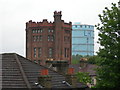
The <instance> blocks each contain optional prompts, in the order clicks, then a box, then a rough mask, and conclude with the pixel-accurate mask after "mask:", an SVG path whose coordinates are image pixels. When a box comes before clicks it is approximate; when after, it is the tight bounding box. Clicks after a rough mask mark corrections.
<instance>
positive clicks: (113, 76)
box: [96, 4, 120, 87]
mask: <svg viewBox="0 0 120 90" xmlns="http://www.w3.org/2000/svg"><path fill="white" fill-rule="evenodd" d="M99 17H100V21H101V24H98V25H96V27H97V29H98V30H99V31H100V32H99V37H100V38H99V43H100V45H101V46H102V48H100V49H99V52H98V56H99V57H100V58H101V59H99V60H98V61H97V64H98V65H99V68H98V69H97V85H96V87H119V85H120V35H119V34H118V31H119V30H120V10H119V9H118V7H116V5H115V4H112V7H111V9H108V8H107V7H106V8H105V10H104V11H103V14H102V15H99Z"/></svg>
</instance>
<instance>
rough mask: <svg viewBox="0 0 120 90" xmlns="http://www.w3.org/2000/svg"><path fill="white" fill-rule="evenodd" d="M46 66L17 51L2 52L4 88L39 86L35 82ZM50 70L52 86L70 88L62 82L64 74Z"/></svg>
mask: <svg viewBox="0 0 120 90" xmlns="http://www.w3.org/2000/svg"><path fill="white" fill-rule="evenodd" d="M46 68H47V67H44V66H41V65H38V64H36V63H34V62H32V61H30V60H28V59H26V58H24V57H22V56H20V55H18V54H15V53H5V54H2V88H37V86H36V85H35V83H36V82H37V81H38V77H39V75H40V70H41V69H46ZM47 69H48V68H47ZM48 71H49V75H50V76H52V88H70V86H68V85H66V84H63V83H62V81H65V77H64V76H63V75H61V74H59V73H57V72H56V71H53V70H51V69H48ZM79 87H81V86H79Z"/></svg>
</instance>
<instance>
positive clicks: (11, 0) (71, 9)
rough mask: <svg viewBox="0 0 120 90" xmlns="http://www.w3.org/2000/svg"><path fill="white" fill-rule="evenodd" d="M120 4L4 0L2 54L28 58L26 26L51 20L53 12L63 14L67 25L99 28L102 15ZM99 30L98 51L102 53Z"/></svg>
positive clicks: (1, 7) (114, 0)
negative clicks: (26, 55)
mask: <svg viewBox="0 0 120 90" xmlns="http://www.w3.org/2000/svg"><path fill="white" fill-rule="evenodd" d="M118 1H119V0H0V53H18V54H20V55H23V56H25V23H26V22H28V21H29V20H33V21H35V22H39V21H42V20H43V19H48V21H53V12H54V11H55V10H56V11H62V19H63V20H64V21H65V22H69V21H71V22H72V23H74V22H81V23H82V24H90V25H95V24H97V23H99V22H100V21H99V17H98V14H102V11H103V10H104V8H105V7H109V8H110V7H111V3H117V2H118ZM97 33H98V31H97V30H96V29H95V51H98V46H99V45H98V44H97V43H96V42H97V38H98V36H97Z"/></svg>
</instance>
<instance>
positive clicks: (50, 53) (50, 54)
mask: <svg viewBox="0 0 120 90" xmlns="http://www.w3.org/2000/svg"><path fill="white" fill-rule="evenodd" d="M48 52H49V53H48V54H49V57H50V58H51V57H52V55H53V49H52V48H49V51H48Z"/></svg>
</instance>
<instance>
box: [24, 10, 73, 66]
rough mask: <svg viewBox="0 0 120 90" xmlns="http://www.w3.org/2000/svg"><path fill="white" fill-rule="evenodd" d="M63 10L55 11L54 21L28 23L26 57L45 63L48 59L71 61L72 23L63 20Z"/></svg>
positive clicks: (45, 20) (44, 20)
mask: <svg viewBox="0 0 120 90" xmlns="http://www.w3.org/2000/svg"><path fill="white" fill-rule="evenodd" d="M61 17H62V14H61V11H60V12H57V11H55V12H54V22H48V21H47V19H43V21H42V22H33V21H32V20H30V21H29V22H27V23H26V57H27V58H28V59H30V60H34V61H35V62H37V63H39V64H42V65H45V64H46V61H49V60H50V61H56V60H59V61H60V60H61V61H62V60H66V61H68V62H69V63H71V53H72V52H71V45H72V44H71V40H72V36H71V35H72V23H71V22H69V23H65V22H64V20H61Z"/></svg>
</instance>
